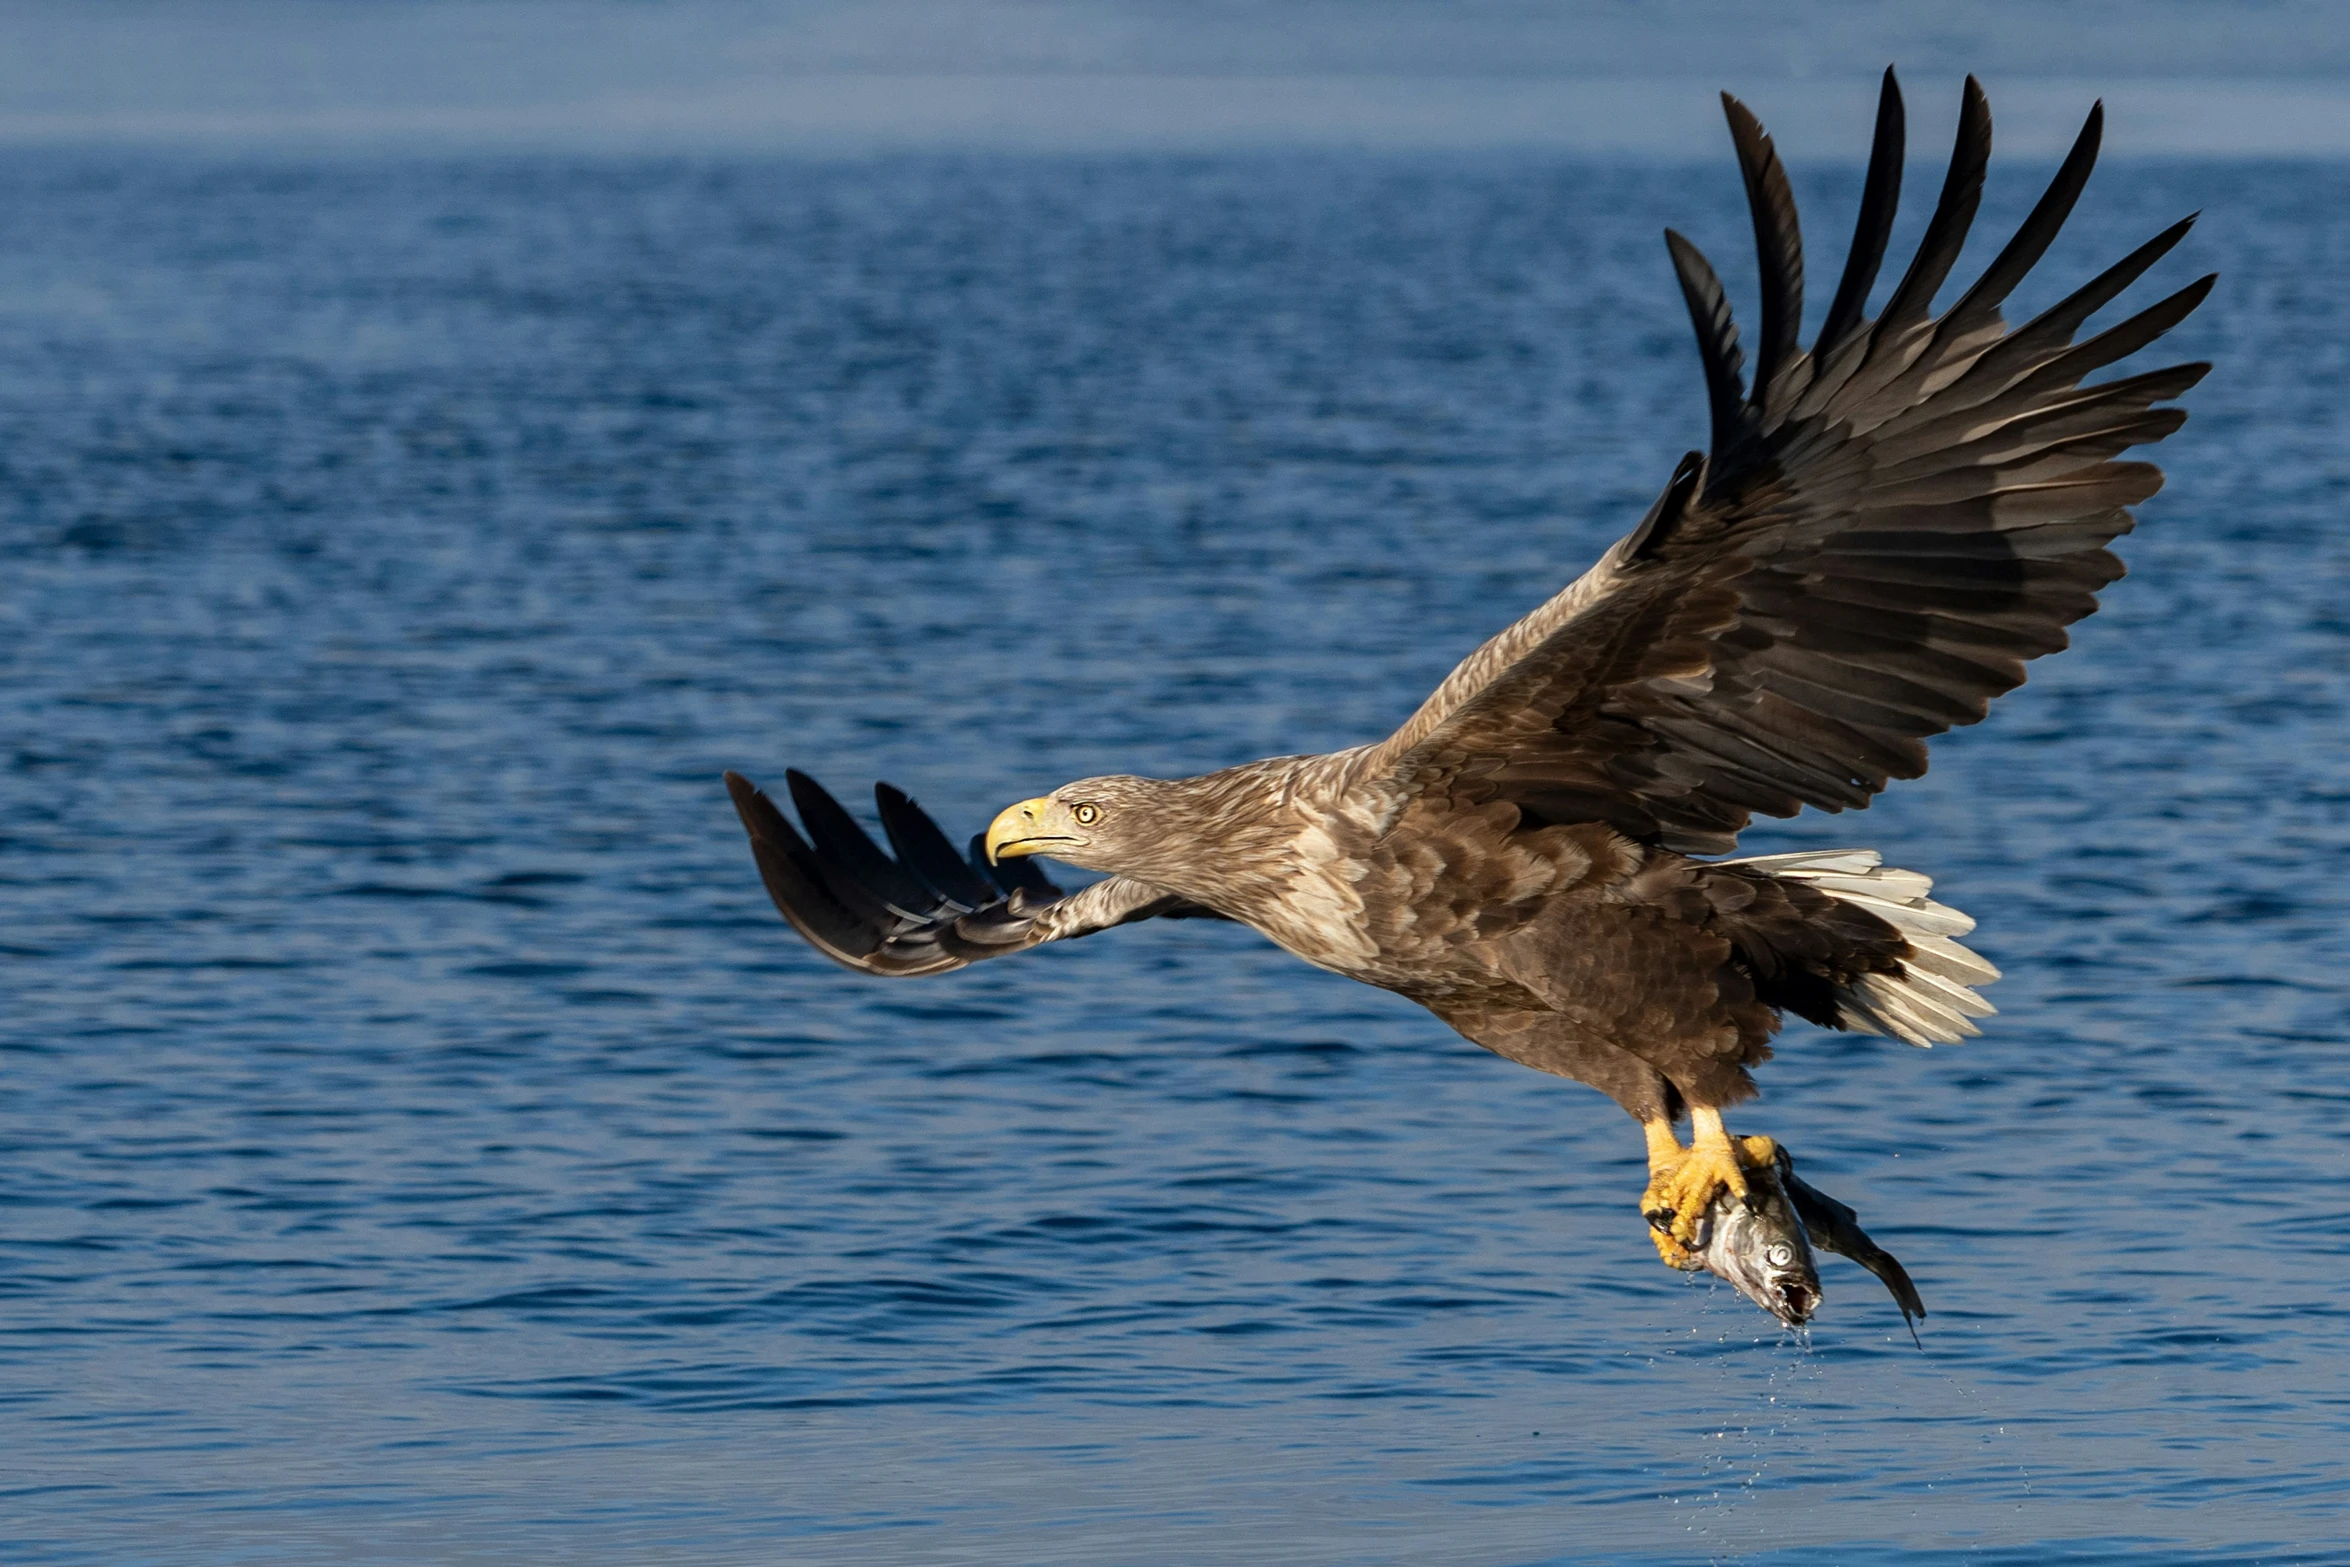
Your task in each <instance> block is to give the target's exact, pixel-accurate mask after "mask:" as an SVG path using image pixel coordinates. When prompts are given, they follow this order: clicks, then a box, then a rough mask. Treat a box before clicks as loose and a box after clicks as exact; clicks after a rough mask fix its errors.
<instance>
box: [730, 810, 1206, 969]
mask: <svg viewBox="0 0 2350 1567" xmlns="http://www.w3.org/2000/svg"><path fill="white" fill-rule="evenodd" d="M784 781H785V783H786V785H787V786H788V787H789V789H790V793H791V797H792V803H793V805H795V806H796V807H797V808H798V809H799V813H800V820H801V822H802V823H803V824H805V825H806V827H807V834H806V836H804V837H803V836H802V835H801V833H800V832H799V830H798V829H796V828H794V827H793V826H792V824H791V822H790V821H789V820H788V819H787V818H786V817H785V816H784V814H783V812H782V811H781V810H779V809H777V808H776V804H775V802H774V801H773V800H771V799H769V798H768V797H767V795H766V793H765V792H764V791H763V790H761V789H760V788H759V787H758V786H757V785H756V784H754V783H752V782H751V781H750V780H749V779H748V778H745V777H743V776H742V774H740V773H734V772H730V773H728V774H727V775H726V791H727V793H728V794H729V795H730V796H731V797H732V798H733V800H734V809H735V814H736V815H738V816H740V817H741V818H742V823H743V829H744V831H746V832H748V833H749V834H750V838H751V853H752V855H753V857H754V858H756V859H757V861H758V864H759V875H760V878H761V879H762V880H763V881H764V882H765V883H766V884H767V894H768V896H769V897H771V898H773V899H774V900H775V906H776V908H777V909H778V910H780V911H781V912H782V914H783V917H784V918H785V919H786V920H788V921H790V922H791V926H792V928H793V929H794V930H796V931H798V932H799V933H800V934H801V935H802V936H804V937H806V938H807V940H808V943H809V944H810V945H811V946H813V947H815V948H816V950H817V951H819V952H821V953H823V954H824V955H825V956H826V957H828V958H831V959H832V960H833V961H834V962H836V963H841V964H844V965H846V966H847V967H849V968H853V969H857V970H859V971H860V972H862V973H867V974H886V975H896V976H902V975H912V974H936V973H941V972H943V971H945V970H947V969H957V968H962V967H964V966H966V965H968V964H971V963H976V962H978V961H980V960H981V959H983V958H992V957H1001V956H1004V955H1006V954H1008V953H1013V952H1024V951H1026V950H1027V949H1028V948H1030V947H1033V946H1036V945H1037V944H1038V943H1040V942H1045V941H1065V940H1068V939H1070V938H1071V937H1074V936H1084V935H1091V934H1092V933H1093V932H1095V931H1097V930H1107V929H1109V928H1110V927H1111V926H1113V925H1125V924H1131V923H1133V922H1134V921H1135V920H1141V919H1159V918H1164V919H1188V918H1201V917H1213V916H1210V915H1209V914H1208V911H1207V910H1205V909H1202V908H1200V907H1198V906H1197V905H1196V904H1192V903H1189V902H1187V901H1186V900H1184V899H1181V898H1177V897H1175V896H1173V895H1172V894H1169V893H1166V892H1164V891H1162V890H1160V889H1159V888H1156V887H1150V886H1146V885H1145V884H1143V883H1141V882H1136V881H1131V880H1129V879H1127V878H1124V877H1117V876H1113V877H1111V878H1109V879H1108V880H1107V881H1102V882H1096V883H1095V884H1094V885H1092V886H1090V887H1087V888H1085V889H1084V890H1083V891H1081V892H1077V893H1073V894H1064V893H1063V892H1062V891H1061V889H1060V888H1058V887H1056V886H1054V885H1053V884H1052V883H1051V882H1050V881H1048V880H1046V878H1045V876H1044V873H1043V872H1042V871H1040V870H1038V869H1037V868H1036V866H1035V864H1034V862H1032V861H1029V860H1007V861H1005V862H1003V863H1002V864H1000V865H989V864H987V862H986V858H985V856H984V855H983V854H981V853H980V852H979V851H978V849H977V848H976V846H975V847H974V849H973V852H972V855H971V859H970V861H969V862H968V863H967V862H966V861H965V860H964V859H963V857H962V856H960V855H958V854H956V853H955V850H954V846H953V844H952V842H951V841H950V840H949V839H948V838H947V836H946V834H945V833H943V832H941V831H940V830H939V827H938V824H937V823H936V822H934V821H932V820H931V819H930V816H929V814H928V813H927V812H925V811H924V810H923V809H922V808H921V807H920V806H918V805H916V804H915V803H914V802H913V801H912V800H911V799H909V798H908V797H907V796H906V795H905V794H904V793H902V792H901V791H899V790H897V789H893V788H891V787H890V786H889V785H888V784H876V785H875V786H874V790H873V794H874V801H875V805H876V807H877V809H878V810H879V813H880V816H881V824H882V829H883V831H884V832H886V833H887V834H888V836H889V840H890V846H891V847H892V848H894V849H895V850H896V851H897V857H896V858H895V859H892V858H891V857H890V855H889V854H888V853H887V852H885V851H884V850H883V849H882V848H881V846H880V845H879V844H877V843H875V842H874V841H873V839H872V838H871V837H870V836H869V835H868V834H867V833H866V831H865V829H864V828H862V827H860V826H858V825H857V822H856V819H855V818H854V817H852V816H850V815H849V813H848V812H847V811H846V810H844V809H842V807H841V804H840V802H839V801H837V800H835V799H834V798H833V797H832V796H831V795H830V794H829V793H827V792H826V791H825V789H824V788H823V786H822V785H820V784H818V783H817V782H816V780H815V779H813V778H810V777H809V776H808V775H807V774H805V773H802V772H799V771H796V770H789V771H786V773H785V774H784Z"/></svg>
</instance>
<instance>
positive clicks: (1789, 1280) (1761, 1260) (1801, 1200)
mask: <svg viewBox="0 0 2350 1567" xmlns="http://www.w3.org/2000/svg"><path fill="white" fill-rule="evenodd" d="M1746 1185H1747V1197H1746V1200H1745V1201H1743V1202H1741V1201H1740V1200H1739V1199H1738V1198H1736V1197H1733V1196H1731V1195H1730V1194H1729V1193H1728V1192H1726V1191H1725V1192H1723V1193H1721V1194H1720V1195H1719V1196H1717V1197H1715V1198H1714V1200H1713V1204H1712V1206H1711V1207H1709V1208H1707V1209H1706V1211H1705V1217H1704V1218H1703V1219H1702V1220H1701V1221H1699V1225H1698V1236H1697V1246H1696V1248H1695V1254H1694V1257H1693V1258H1692V1260H1691V1261H1690V1262H1689V1263H1688V1264H1686V1265H1685V1266H1686V1268H1687V1270H1688V1271H1689V1272H1692V1273H1695V1272H1698V1271H1700V1270H1703V1271H1706V1272H1710V1273H1712V1274H1714V1275H1715V1276H1716V1277H1718V1278H1721V1279H1725V1280H1727V1281H1728V1282H1729V1283H1730V1285H1731V1286H1732V1287H1733V1288H1734V1289H1736V1290H1737V1291H1738V1293H1739V1294H1741V1295H1744V1296H1745V1297H1746V1298H1747V1299H1748V1300H1751V1301H1753V1302H1754V1303H1755V1304H1756V1305H1758V1306H1760V1307H1762V1309H1763V1310H1765V1311H1767V1312H1769V1313H1770V1314H1771V1315H1772V1316H1774V1317H1777V1318H1778V1319H1779V1320H1780V1321H1781V1322H1784V1323H1785V1324H1787V1326H1789V1327H1791V1328H1799V1327H1802V1326H1803V1325H1804V1324H1805V1323H1807V1322H1809V1321H1810V1320H1811V1316H1812V1313H1813V1312H1815V1311H1817V1310H1818V1309H1819V1305H1820V1300H1821V1290H1820V1274H1819V1268H1818V1265H1817V1264H1816V1263H1815V1262H1814V1261H1813V1258H1812V1247H1813V1246H1815V1245H1816V1246H1818V1247H1819V1248H1820V1249H1821V1250H1822V1251H1832V1252H1835V1253H1837V1254H1838V1255H1839V1256H1844V1257H1849V1258H1851V1259H1852V1260H1853V1261H1854V1262H1857V1263H1859V1264H1860V1265H1861V1266H1862V1267H1864V1268H1866V1269H1868V1270H1869V1271H1870V1272H1871V1273H1873V1274H1875V1275H1876V1276H1877V1278H1878V1279H1879V1280H1880V1281H1882V1282H1883V1284H1884V1286H1885V1288H1886V1289H1887V1290H1888V1291H1890V1292H1891V1293H1892V1296H1893V1302H1894V1304H1895V1305H1897V1306H1899V1307H1900V1308H1901V1320H1902V1322H1903V1323H1904V1324H1905V1325H1907V1327H1908V1328H1909V1336H1910V1338H1911V1339H1912V1340H1913V1341H1914V1340H1916V1339H1917V1336H1918V1329H1917V1325H1918V1323H1919V1322H1921V1321H1923V1320H1924V1318H1925V1315H1926V1305H1925V1302H1924V1301H1923V1300H1922V1299H1920V1298H1919V1295H1918V1291H1917V1286H1916V1285H1915V1284H1913V1283H1911V1282H1910V1277H1909V1272H1908V1270H1907V1269H1905V1268H1903V1267H1902V1266H1901V1264H1900V1262H1899V1261H1898V1260H1896V1259H1895V1258H1894V1256H1893V1254H1892V1253H1891V1252H1889V1251H1887V1250H1885V1249H1884V1248H1883V1247H1882V1246H1879V1245H1878V1244H1877V1243H1876V1242H1875V1241H1873V1240H1870V1239H1869V1235H1868V1232H1867V1231H1866V1230H1864V1229H1862V1228H1861V1227H1860V1219H1859V1217H1858V1216H1857V1215H1855V1214H1854V1213H1853V1211H1852V1210H1851V1209H1850V1208H1848V1207H1846V1206H1845V1205H1844V1204H1843V1203H1840V1202H1838V1201H1837V1200H1836V1199H1835V1198H1833V1197H1830V1196H1829V1195H1827V1194H1826V1193H1825V1192H1823V1191H1821V1190H1820V1189H1819V1188H1817V1187H1815V1186H1813V1185H1811V1184H1810V1183H1809V1182H1807V1181H1805V1180H1803V1179H1802V1178H1801V1177H1800V1176H1798V1175H1797V1174H1796V1173H1795V1160H1794V1159H1793V1157H1791V1156H1790V1155H1789V1154H1788V1152H1787V1150H1786V1149H1785V1148H1784V1147H1782V1148H1780V1149H1779V1154H1778V1157H1777V1159H1775V1160H1774V1161H1773V1162H1772V1165H1771V1167H1770V1168H1769V1169H1767V1170H1750V1171H1748V1172H1747V1176H1746Z"/></svg>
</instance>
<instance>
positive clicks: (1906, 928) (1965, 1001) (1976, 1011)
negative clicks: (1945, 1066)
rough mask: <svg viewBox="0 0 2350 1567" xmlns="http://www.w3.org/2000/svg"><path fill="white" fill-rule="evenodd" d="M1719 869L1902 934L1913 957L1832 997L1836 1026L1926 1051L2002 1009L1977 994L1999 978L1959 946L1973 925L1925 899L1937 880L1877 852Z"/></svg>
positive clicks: (1836, 989) (1767, 857)
mask: <svg viewBox="0 0 2350 1567" xmlns="http://www.w3.org/2000/svg"><path fill="white" fill-rule="evenodd" d="M1715 863H1716V864H1718V865H1725V866H1731V865H1734V866H1737V867H1738V868H1739V869H1740V870H1742V871H1744V872H1746V873H1747V874H1748V875H1758V874H1759V875H1764V876H1768V877H1770V878H1772V879H1773V880H1775V881H1787V882H1795V883H1799V884H1801V885H1803V886H1806V887H1809V888H1811V889H1812V890H1813V891H1816V892H1820V893H1824V894H1826V895H1827V896H1828V897H1830V898H1833V899H1834V900H1835V901H1836V902H1838V903H1841V904H1844V905H1846V906H1847V907H1849V908H1852V909H1855V910H1858V911H1860V912H1862V913H1866V914H1871V915H1874V916H1875V917H1876V918H1878V919H1880V920H1882V921H1884V922H1885V923H1886V924H1887V925H1890V926H1892V927H1893V929H1894V930H1896V931H1898V932H1899V933H1900V935H1901V938H1902V940H1903V942H1904V943H1906V945H1907V947H1908V950H1907V952H1906V953H1904V954H1903V955H1902V956H1901V957H1900V958H1899V959H1898V960H1897V962H1896V964H1895V966H1894V967H1893V968H1891V969H1889V970H1886V971H1883V972H1879V973H1864V974H1861V975H1860V976H1859V977H1857V978H1856V979H1853V980H1851V981H1849V982H1848V983H1844V984H1836V985H1832V986H1831V987H1830V988H1829V996H1830V998H1831V1004H1832V1006H1833V1008H1834V1018H1835V1026H1836V1027H1839V1028H1848V1029H1854V1030H1857V1031H1859V1032H1861V1033H1864V1034H1890V1035H1892V1036H1893V1037H1894V1038H1896V1039H1899V1040H1902V1041H1904V1042H1906V1043H1908V1044H1912V1045H1919V1046H1924V1047H1928V1048H1930V1047H1932V1046H1934V1045H1937V1044H1950V1043H1953V1042H1955V1041H1957V1040H1961V1039H1968V1038H1972V1037H1973V1036H1974V1035H1976V1034H1979V1033H1981V1032H1982V1030H1981V1029H1979V1028H1977V1027H1975V1025H1974V1021H1973V1020H1974V1019H1976V1018H1979V1017H1989V1016H1991V1014H1992V1013H1994V1012H1996V1011H1997V1010H1998V1008H1996V1007H1994V1006H1992V1005H1991V1003H1990V1002H1988V1001H1985V1000H1984V999H1983V998H1982V997H1981V996H1979V995H1977V994H1976V993H1975V987H1976V986H1978V985H1988V984H1990V983H1991V982H1992V981H1993V980H1995V979H1997V978H1998V977H1999V970H1998V969H1996V968H1994V967H1993V966H1992V965H1991V964H1989V963H1987V962H1985V961H1984V960H1983V958H1982V957H1981V956H1980V955H1979V954H1977V953H1975V952H1973V951H1971V950H1970V949H1968V948H1966V947H1963V946H1961V945H1959V943H1958V940H1957V938H1958V937H1960V936H1963V935H1965V934H1966V933H1967V932H1968V931H1970V930H1973V929H1974V928H1975V922H1974V921H1973V920H1972V919H1970V918H1968V917H1967V916H1966V915H1964V914H1962V913H1960V912H1959V911H1958V910H1956V909H1954V908H1951V907H1950V906H1949V905H1947V904H1942V903H1936V902H1935V901H1934V900H1933V899H1932V898H1930V897H1928V896H1927V894H1928V893H1930V892H1932V891H1933V890H1934V883H1933V880H1932V878H1930V877H1927V876H1923V875H1920V874H1919V873H1918V872H1916V871H1905V870H1901V869H1899V868H1897V867H1894V866H1890V865H1887V864H1885V863H1884V862H1883V860H1882V859H1881V858H1880V857H1879V856H1878V854H1877V851H1876V850H1874V849H1827V850H1807V851H1804V852H1802V853H1797V854H1763V855H1752V856H1749V857H1747V858H1744V859H1737V860H1718V861H1716V862H1715ZM1822 1021H1825V1019H1823V1020H1822Z"/></svg>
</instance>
